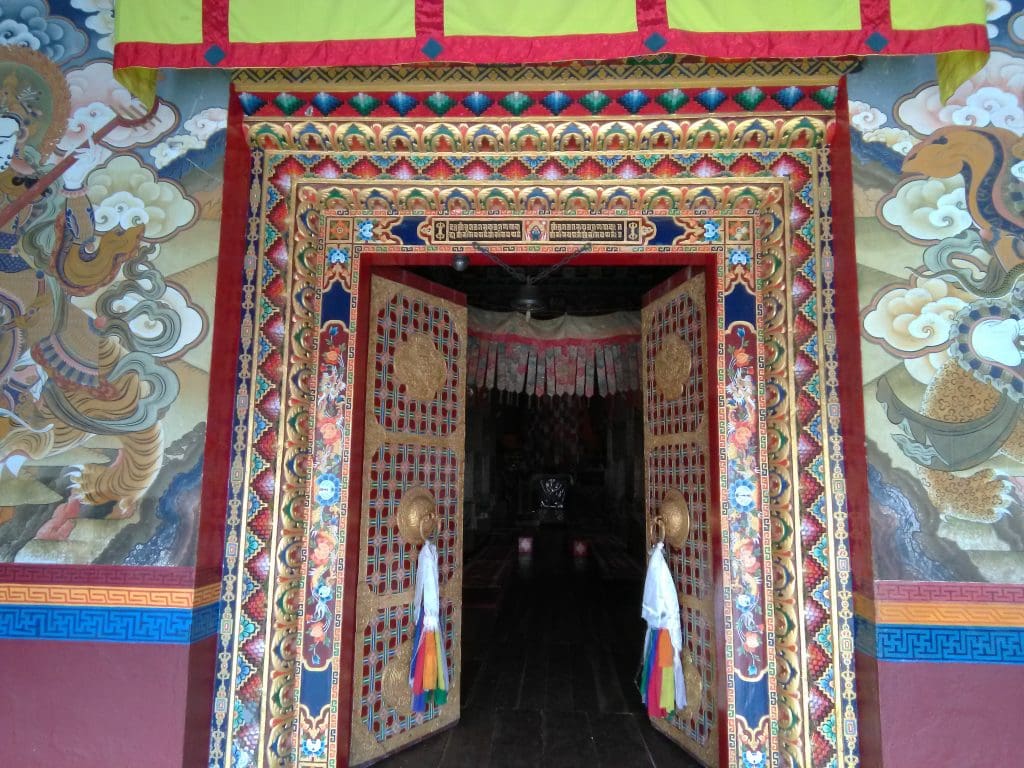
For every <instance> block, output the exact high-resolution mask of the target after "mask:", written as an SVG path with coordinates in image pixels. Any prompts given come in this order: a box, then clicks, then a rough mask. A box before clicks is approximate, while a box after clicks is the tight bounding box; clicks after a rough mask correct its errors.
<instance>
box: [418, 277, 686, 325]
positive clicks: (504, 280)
mask: <svg viewBox="0 0 1024 768" xmlns="http://www.w3.org/2000/svg"><path fill="white" fill-rule="evenodd" d="M679 269H680V267H678V266H637V267H574V266H566V267H562V268H561V269H559V270H556V271H555V272H553V273H552V274H550V275H548V276H547V277H546V278H544V279H543V280H541V281H540V282H539V283H536V287H537V288H538V289H539V291H540V293H541V296H542V297H543V300H544V302H545V306H546V308H545V309H544V310H541V311H534V312H533V315H534V316H535V317H541V318H544V317H558V316H560V315H564V314H570V315H603V314H608V313H610V312H635V311H638V310H639V309H640V300H641V298H642V297H643V295H644V294H645V293H646V292H647V291H649V290H650V289H651V288H653V287H654V286H656V285H658V284H659V283H661V282H663V281H664V280H667V279H668V278H669V277H671V276H672V275H673V274H675V273H676V272H678V271H679ZM411 271H413V272H415V273H416V274H418V275H420V276H422V277H425V278H426V279H428V280H430V281H432V282H435V283H440V284H441V285H445V286H448V287H449V288H454V289H455V290H457V291H460V292H461V293H464V294H466V301H467V303H468V304H469V306H471V307H477V308H479V309H487V310H491V311H494V312H509V311H512V310H513V304H514V300H515V297H516V294H517V293H518V291H519V290H520V288H522V286H523V283H522V281H521V280H519V279H517V278H516V277H515V276H513V275H511V274H509V273H508V272H506V271H505V270H504V269H501V268H500V267H497V266H493V267H470V268H469V269H467V270H465V271H464V272H456V271H455V270H454V269H453V268H452V267H450V266H443V267H417V268H415V269H412V270H411ZM520 271H521V272H522V273H524V274H525V275H529V276H535V275H537V274H539V273H541V272H543V271H545V268H544V267H531V268H523V269H521V270H520Z"/></svg>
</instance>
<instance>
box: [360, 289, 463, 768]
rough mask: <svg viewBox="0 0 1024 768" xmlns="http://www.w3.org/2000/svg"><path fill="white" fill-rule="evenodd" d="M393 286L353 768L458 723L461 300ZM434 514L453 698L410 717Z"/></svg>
mask: <svg viewBox="0 0 1024 768" xmlns="http://www.w3.org/2000/svg"><path fill="white" fill-rule="evenodd" d="M400 274H401V273H400ZM396 279H398V280H401V282H396V281H395V280H391V279H385V278H383V277H381V276H380V275H374V276H373V278H372V282H371V295H370V297H369V300H370V302H371V306H370V312H369V317H368V323H369V327H368V335H369V340H368V347H367V377H366V418H365V427H364V454H363V457H364V458H363V493H362V504H361V510H360V520H361V525H360V556H359V579H358V587H357V594H356V627H355V632H354V642H355V654H354V668H353V702H352V742H351V744H352V746H351V751H350V755H349V764H350V765H353V766H360V765H369V764H370V763H373V762H376V761H377V760H380V759H381V758H383V757H385V756H387V755H389V754H391V753H393V752H396V751H398V750H400V749H401V748H402V747H404V746H406V745H408V744H411V743H412V742H417V741H420V740H422V739H423V738H425V737H427V736H429V735H430V734H432V733H435V732H437V731H439V730H442V729H444V728H446V727H448V726H450V725H452V724H454V723H455V722H456V721H457V720H458V719H459V705H460V697H459V685H460V678H461V669H460V662H461V654H460V651H461V634H460V633H461V622H462V511H463V507H462V484H463V458H464V451H465V394H466V372H465V368H464V364H465V360H466V348H467V346H468V341H469V338H468V331H467V326H466V306H465V297H463V296H462V295H461V294H455V293H454V292H453V291H450V290H448V289H445V288H441V287H440V286H434V285H432V284H430V283H427V282H426V281H424V280H420V279H418V278H414V277H413V276H406V275H401V276H400V277H398V278H396ZM410 283H411V284H410ZM413 285H415V287H413ZM430 510H435V513H436V527H435V530H436V534H435V537H436V538H435V543H436V544H437V551H438V574H439V582H440V598H441V619H442V631H443V635H444V648H445V654H446V656H447V661H448V669H449V695H448V701H447V703H446V704H444V705H442V706H434V705H429V706H428V708H427V710H426V712H424V713H420V714H413V713H412V711H411V705H412V696H411V690H410V687H409V682H408V677H409V663H410V659H411V656H412V636H413V630H414V628H415V617H414V616H413V615H412V602H413V594H414V587H415V570H416V560H417V557H418V555H419V545H420V542H421V541H422V538H421V534H428V535H429V531H430V529H431V527H432V526H431V525H430V523H429V522H423V520H422V518H424V516H426V515H427V514H429V511H430Z"/></svg>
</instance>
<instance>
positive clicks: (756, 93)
mask: <svg viewBox="0 0 1024 768" xmlns="http://www.w3.org/2000/svg"><path fill="white" fill-rule="evenodd" d="M766 96H767V94H766V93H765V92H764V91H762V90H761V89H760V88H758V87H757V86H756V85H752V86H750V87H749V88H747V89H746V90H745V91H742V92H740V93H738V94H736V96H735V99H734V100H735V102H736V103H737V104H739V105H740V106H741V107H743V108H744V109H747V110H754V109H757V105H758V104H760V103H761V102H762V101H764V100H765V97H766Z"/></svg>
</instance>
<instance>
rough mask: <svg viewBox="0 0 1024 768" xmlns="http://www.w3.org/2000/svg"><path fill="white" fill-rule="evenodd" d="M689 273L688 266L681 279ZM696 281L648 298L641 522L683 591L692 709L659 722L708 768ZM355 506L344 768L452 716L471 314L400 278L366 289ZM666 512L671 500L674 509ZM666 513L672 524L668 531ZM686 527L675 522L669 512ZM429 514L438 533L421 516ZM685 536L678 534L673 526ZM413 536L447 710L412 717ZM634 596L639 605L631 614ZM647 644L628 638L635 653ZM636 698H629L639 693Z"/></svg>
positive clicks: (711, 743)
mask: <svg viewBox="0 0 1024 768" xmlns="http://www.w3.org/2000/svg"><path fill="white" fill-rule="evenodd" d="M691 271H692V270H691ZM704 279H705V278H704V274H703V272H702V271H699V270H698V271H696V273H695V274H693V275H692V276H691V275H690V274H689V273H680V275H678V276H677V277H675V278H673V279H672V280H669V281H668V282H667V283H666V284H664V285H662V286H660V287H659V288H656V289H655V290H653V291H651V292H650V293H649V294H648V295H647V297H645V304H644V307H643V309H642V340H641V361H642V365H641V369H642V387H643V393H642V400H641V402H642V408H643V412H644V462H645V467H644V474H645V483H646V508H647V510H646V514H647V518H648V522H649V524H650V530H651V531H654V532H657V531H660V530H661V527H660V525H661V524H656V523H655V522H654V521H655V518H662V524H666V527H667V532H668V535H667V536H666V552H667V555H668V562H669V567H670V569H671V572H672V575H673V579H674V580H675V584H676V588H677V591H678V594H679V602H680V610H681V615H682V617H683V624H684V634H685V638H686V649H685V650H684V653H683V657H684V658H683V661H684V669H685V679H686V688H687V700H688V705H687V707H686V709H684V710H681V711H679V712H676V713H675V714H673V715H671V716H670V717H668V718H666V719H659V720H656V721H654V723H653V724H654V726H655V727H656V728H657V729H658V730H660V731H661V732H662V733H664V734H665V735H666V736H667V737H668V738H670V739H672V740H673V741H674V742H676V743H677V744H679V745H680V747H681V748H683V749H685V750H686V751H687V752H689V753H690V754H691V755H692V756H694V757H696V758H698V759H699V760H700V761H701V762H702V763H704V764H705V765H708V766H717V765H718V728H719V723H718V702H717V696H718V689H717V685H716V682H715V681H716V669H717V663H718V659H717V650H716V641H715V626H716V620H715V600H714V590H715V584H716V583H718V582H716V579H715V578H713V573H712V563H713V557H712V543H713V542H712V534H713V528H714V522H715V520H714V517H717V514H718V512H717V510H712V509H710V505H709V495H708V490H709V488H708V484H709V477H708V473H709V467H711V466H713V464H712V463H711V459H712V457H710V456H709V447H708V423H707V421H708V413H709V412H712V409H711V408H709V403H708V400H709V398H710V392H711V387H710V384H709V372H708V370H707V360H708V359H709V358H708V349H707V308H706V306H705V283H704ZM370 294H371V295H370V297H369V301H370V311H369V313H368V315H364V316H366V317H367V318H368V331H367V334H366V336H365V337H364V338H365V339H366V340H365V342H364V343H365V344H366V350H365V351H366V354H365V358H366V394H365V397H366V401H365V423H364V425H363V439H364V445H363V468H362V489H363V490H362V501H361V510H360V541H359V564H358V579H357V587H356V595H355V599H356V621H355V628H354V635H353V642H354V644H355V647H354V654H353V656H354V659H353V668H352V679H353V686H352V702H351V705H352V709H351V729H352V730H351V734H352V735H351V747H350V753H349V756H348V757H349V759H348V763H349V765H351V766H362V765H370V764H372V763H375V762H377V761H379V760H381V759H383V758H384V757H387V756H389V755H391V754H394V753H396V752H399V751H401V750H402V749H405V748H407V747H408V746H410V745H411V744H414V743H418V742H420V741H422V740H423V739H425V738H429V737H431V736H432V735H433V734H436V733H438V732H439V731H442V730H444V729H446V728H448V727H450V726H452V725H454V724H455V723H456V722H457V721H458V719H459V712H460V698H461V697H460V686H461V682H462V680H461V678H462V675H461V672H462V670H461V640H462V637H461V626H462V568H463V552H462V548H463V545H462V542H463V519H462V516H463V503H462V501H463V478H464V462H465V435H466V429H465V419H466V369H465V365H466V351H467V348H468V342H469V337H468V328H467V311H466V303H465V299H464V297H462V296H461V295H459V294H456V293H454V292H453V291H451V290H449V289H447V288H443V287H441V286H435V285H432V284H429V283H426V282H425V281H423V280H422V279H419V278H415V277H412V276H407V275H404V274H402V273H390V272H389V273H387V276H384V275H379V274H375V275H374V276H373V277H372V279H371V281H370ZM668 502H671V504H669V503H668ZM669 507H671V519H667V520H666V519H664V518H665V516H666V515H667V514H668V510H669ZM680 509H682V510H683V512H682V514H684V515H685V519H684V520H680V519H679V518H678V516H679V514H680V513H679V510H680ZM431 514H432V515H433V516H434V517H433V521H430V520H427V521H426V522H425V521H424V518H425V517H427V516H429V515H431ZM680 525H682V526H683V527H685V533H684V535H682V536H681V537H680V535H679V526H680ZM423 535H433V537H434V541H435V543H436V546H437V551H438V559H439V569H438V570H439V582H440V598H441V624H442V627H441V629H442V632H443V637H444V649H445V653H446V655H447V663H448V669H449V670H450V673H449V674H450V691H449V696H448V700H447V702H446V703H445V704H444V705H442V706H429V707H428V708H427V710H426V712H423V713H413V712H412V711H411V693H410V690H409V685H408V671H409V664H410V659H411V655H412V636H413V629H414V622H415V619H414V617H413V616H412V601H413V590H414V584H415V568H416V562H417V556H418V550H419V546H420V542H421V541H422V537H423ZM639 610H640V594H639V593H638V594H637V612H638V613H639ZM641 642H642V638H641V637H638V638H637V654H638V657H639V654H640V650H641V648H640V645H641ZM638 695H639V694H638Z"/></svg>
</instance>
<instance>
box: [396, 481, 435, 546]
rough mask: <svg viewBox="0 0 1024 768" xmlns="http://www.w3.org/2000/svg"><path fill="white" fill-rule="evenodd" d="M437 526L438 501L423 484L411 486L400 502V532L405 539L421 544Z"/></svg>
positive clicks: (411, 542) (416, 544) (417, 544)
mask: <svg viewBox="0 0 1024 768" xmlns="http://www.w3.org/2000/svg"><path fill="white" fill-rule="evenodd" d="M436 526H437V501H436V500H435V499H434V495H433V494H432V493H431V492H430V491H429V490H427V489H426V488H424V487H422V486H416V487H413V488H410V489H409V490H407V491H406V492H405V493H403V494H402V499H401V501H399V502H398V534H399V535H400V536H401V537H402V539H404V540H405V541H407V542H409V543H410V544H413V545H415V546H417V547H418V546H420V545H421V544H423V542H424V541H426V539H427V538H428V537H429V536H430V535H431V533H433V531H434V528H435V527H436Z"/></svg>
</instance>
